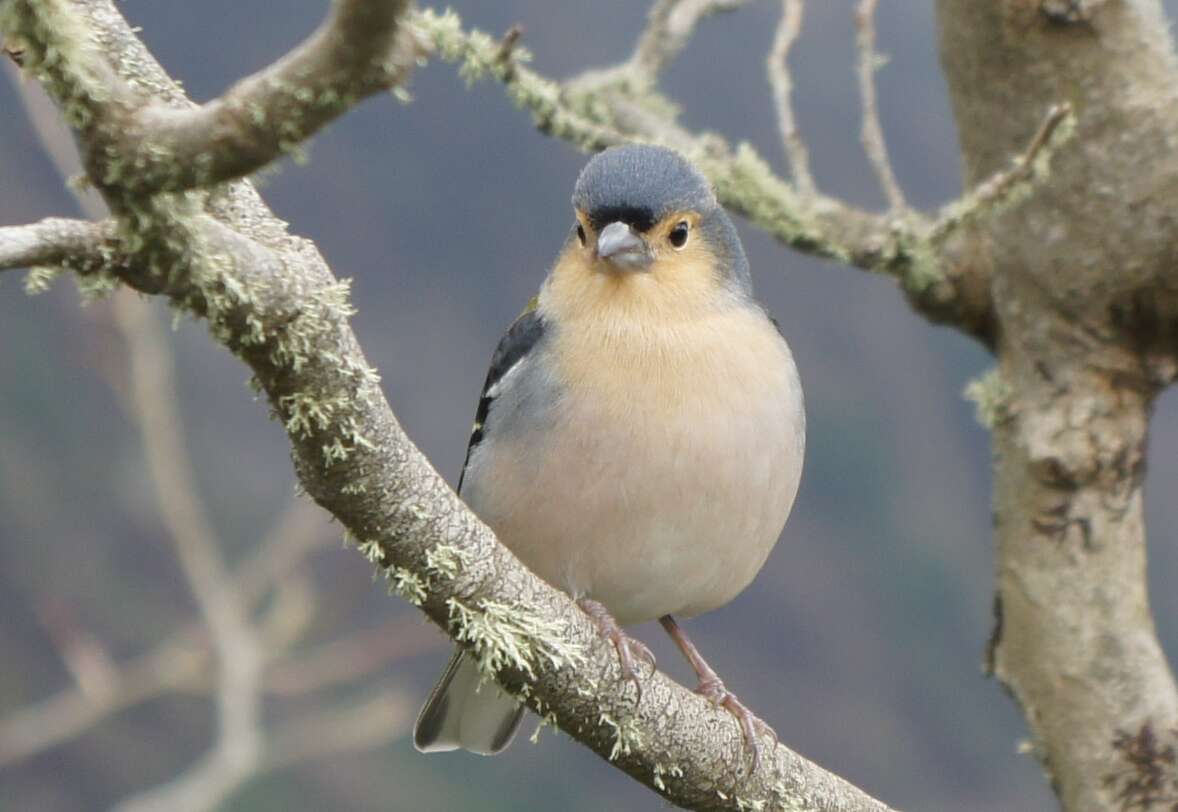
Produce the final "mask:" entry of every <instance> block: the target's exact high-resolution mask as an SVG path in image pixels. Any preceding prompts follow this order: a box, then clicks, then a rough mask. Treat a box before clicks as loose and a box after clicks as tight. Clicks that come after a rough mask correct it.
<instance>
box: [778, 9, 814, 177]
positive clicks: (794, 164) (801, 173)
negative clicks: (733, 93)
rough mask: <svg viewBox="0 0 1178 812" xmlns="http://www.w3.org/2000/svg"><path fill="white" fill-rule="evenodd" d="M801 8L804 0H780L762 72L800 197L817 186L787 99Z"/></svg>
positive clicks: (803, 142)
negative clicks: (778, 14) (791, 53)
mask: <svg viewBox="0 0 1178 812" xmlns="http://www.w3.org/2000/svg"><path fill="white" fill-rule="evenodd" d="M805 10H806V0H782V3H781V21H780V22H779V23H778V24H777V33H776V34H775V35H774V37H773V47H772V48H771V49H770V51H769V59H768V61H767V64H766V71H767V73H768V75H769V86H770V88H772V90H773V107H774V109H775V110H776V111H777V129H778V131H779V132H780V134H781V144H782V147H783V148H784V149H785V157H786V158H787V159H788V160H789V168H790V175H791V176H792V177H793V179H794V184H795V185H796V186H797V187H798V192H799V193H800V194H801V195H802V197H813V196H814V194H815V193H816V192H817V187H816V186H815V184H814V176H813V175H812V174H810V153H809V152H808V151H807V149H806V142H805V141H803V140H802V136H801V134H800V133H799V132H798V127H797V124H796V123H795V120H794V113H793V105H792V103H791V101H790V96H791V94H792V93H793V80H792V79H791V77H790V71H789V51H790V48H791V47H793V44H794V41H795V40H797V38H798V34H799V33H800V32H801V30H802V17H803V15H804V14H805Z"/></svg>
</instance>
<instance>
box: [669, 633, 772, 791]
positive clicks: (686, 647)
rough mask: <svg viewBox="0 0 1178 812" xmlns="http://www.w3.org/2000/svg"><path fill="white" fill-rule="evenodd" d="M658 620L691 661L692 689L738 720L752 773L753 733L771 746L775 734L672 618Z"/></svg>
mask: <svg viewBox="0 0 1178 812" xmlns="http://www.w3.org/2000/svg"><path fill="white" fill-rule="evenodd" d="M659 623H661V624H663V628H664V629H666V630H667V634H669V635H671V639H672V640H674V641H675V645H677V646H679V650H680V651H682V652H683V656H684V657H686V658H687V662H689V663H691V667H692V669H694V670H695V675H696V676H697V677H698V678H699V686H698V687H697V688H696V689H695V692H696V693H697V694H701V695H703V696H705V697H707V698H708V699H710V700H711V701H712V703H713V704H716V705H719V706H720V707H722V708H724V709H726V710H727V711H728V712H729V713H731V714H732V715H733V716H735V717H736V721H737V722H739V723H740V730H741V732H742V733H743V734H744V743H745V746H746V747H747V748H748V750H749V753H750V754H751V755H752V766H751V768H750V769H749V773H750V774H752V773H755V772H756V771H757V768H758V767H759V766H760V764H761V743H760V740H759V739H758V738H757V734H758V733H763V734H766V735H768V736H770V737H772V739H773V746H774V747H776V746H777V733H776V732H775V731H774V730H773V728H771V727H769V725H767V724H765V723H764V722H763V721H761V720H760V719H758V718H757V716H756V714H754V713H753V712H752V711H751V710H749V709H748V708H747V707H745V705H744V703H742V702H741V701H740V700H739V699H737V698H736V695H735V694H733V693H732V692H731V691H729V690H728V689H727V688H725V687H724V682H723V680H721V679H720V677H719V676H717V674H716V672H715V671H714V670H712V667H711V666H710V665H708V663H707V661H706V660H705V659H704V658H703V656H702V655H701V654H700V653H699V649H697V648H696V647H695V643H692V642H691V639H690V638H688V636H687V633H686V632H684V631H683V629H682V628H680V627H679V624H678V623H676V622H675V618H673V617H671V616H670V615H663V616H662V617H661V618H659Z"/></svg>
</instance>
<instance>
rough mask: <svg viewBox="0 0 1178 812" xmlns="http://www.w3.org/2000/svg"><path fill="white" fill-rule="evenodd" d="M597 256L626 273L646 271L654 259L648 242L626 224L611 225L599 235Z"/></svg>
mask: <svg viewBox="0 0 1178 812" xmlns="http://www.w3.org/2000/svg"><path fill="white" fill-rule="evenodd" d="M597 256H599V257H601V258H602V259H606V260H609V261H610V263H611V264H612V265H614V266H615V267H617V268H619V269H621V270H626V271H641V270H645V269H646V268H647V266H649V265H650V263H651V260H652V259H653V257H652V256H651V254H650V250H649V249H648V248H647V247H646V241H645V240H643V239H642V237H641V236H640V235H639V234H636V233H635V232H634V229H632V228H630V226H628V225H626V224H625V223H621V222H618V223H610V224H609V225H608V226H606V227H605V228H603V229H602V230H601V233H600V234H598V235H597Z"/></svg>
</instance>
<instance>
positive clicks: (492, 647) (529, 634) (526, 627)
mask: <svg viewBox="0 0 1178 812" xmlns="http://www.w3.org/2000/svg"><path fill="white" fill-rule="evenodd" d="M446 606H447V607H448V609H449V611H450V625H451V628H452V631H453V637H454V639H455V640H458V641H459V642H466V643H470V644H471V645H470V649H471V651H472V652H473V653H474V656H475V661H476V663H477V664H478V668H479V672H480V673H481V674H482V675H483V676H484V678H488V679H493V678H494V676H495V675H496V674H498V673H499V672H500V671H502V670H503V669H504V668H511V669H515V670H517V671H521V672H523V673H525V674H528V675H529V676H535V673H536V671H535V669H536V668H537V667H539V666H541V665H542V664H543V663H547V664H548V665H549V666H550V667H552V668H557V669H559V668H566V667H575V666H577V665H580V664H581V663H583V662H584V661H585V654H584V652H583V651H582V649H581V647H580V646H578V645H577V644H575V643H572V642H570V641H568V640H566V639H565V637H564V633H565V624H564V622H563V621H560V620H554V619H551V618H548V617H545V616H543V615H541V614H539V613H537V612H536V611H534V610H532V609H530V608H528V607H524V606H508V605H506V604H502V603H497V602H495V601H479V602H478V604H477V605H475V606H469V605H467V604H465V603H463V602H462V601H460V600H458V599H457V598H450V599H448V600H447V601H446Z"/></svg>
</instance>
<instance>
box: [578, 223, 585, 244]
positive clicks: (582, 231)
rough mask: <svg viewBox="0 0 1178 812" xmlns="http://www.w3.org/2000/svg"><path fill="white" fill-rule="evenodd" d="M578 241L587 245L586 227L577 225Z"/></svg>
mask: <svg viewBox="0 0 1178 812" xmlns="http://www.w3.org/2000/svg"><path fill="white" fill-rule="evenodd" d="M577 239H578V240H580V241H581V245H584V244H585V227H584V226H583V225H581V224H580V223H577Z"/></svg>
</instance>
